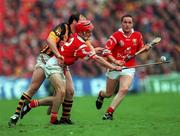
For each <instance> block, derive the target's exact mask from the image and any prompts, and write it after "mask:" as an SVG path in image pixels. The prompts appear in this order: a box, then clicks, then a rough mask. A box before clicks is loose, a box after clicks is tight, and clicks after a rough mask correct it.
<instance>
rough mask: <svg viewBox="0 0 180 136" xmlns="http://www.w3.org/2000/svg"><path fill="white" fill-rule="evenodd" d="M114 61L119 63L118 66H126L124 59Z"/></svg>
mask: <svg viewBox="0 0 180 136" xmlns="http://www.w3.org/2000/svg"><path fill="white" fill-rule="evenodd" d="M114 63H115V64H117V65H118V66H124V64H125V63H126V62H125V61H123V60H115V62H114Z"/></svg>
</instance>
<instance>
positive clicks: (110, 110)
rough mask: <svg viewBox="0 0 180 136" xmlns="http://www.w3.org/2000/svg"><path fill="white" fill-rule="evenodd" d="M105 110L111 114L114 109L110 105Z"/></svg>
mask: <svg viewBox="0 0 180 136" xmlns="http://www.w3.org/2000/svg"><path fill="white" fill-rule="evenodd" d="M106 112H108V113H111V114H113V112H114V109H113V108H112V107H109V108H108V109H107V111H106Z"/></svg>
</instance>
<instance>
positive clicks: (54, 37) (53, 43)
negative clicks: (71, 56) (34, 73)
mask: <svg viewBox="0 0 180 136" xmlns="http://www.w3.org/2000/svg"><path fill="white" fill-rule="evenodd" d="M60 34H61V27H60V25H58V26H56V27H55V28H54V30H53V31H51V32H50V34H49V36H48V38H47V42H48V44H49V47H50V48H51V50H52V52H53V53H54V55H55V56H56V57H57V58H59V59H63V57H62V56H61V55H60V53H59V51H58V49H57V43H58V42H59V40H60V38H59V37H60Z"/></svg>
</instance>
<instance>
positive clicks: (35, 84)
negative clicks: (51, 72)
mask: <svg viewBox="0 0 180 136" xmlns="http://www.w3.org/2000/svg"><path fill="white" fill-rule="evenodd" d="M44 79H45V74H44V71H43V69H41V68H36V69H35V70H34V72H33V75H32V81H31V84H30V86H29V88H28V89H27V90H26V91H25V92H24V93H23V94H22V96H21V97H20V100H19V101H18V106H17V108H16V112H15V113H14V114H13V116H11V117H10V121H9V122H8V125H9V127H12V126H15V125H16V123H17V121H18V119H19V117H20V113H21V109H22V107H23V105H24V102H25V101H30V100H31V97H32V96H33V95H34V94H35V93H36V92H37V90H38V89H39V87H40V86H41V84H42V82H43V81H44Z"/></svg>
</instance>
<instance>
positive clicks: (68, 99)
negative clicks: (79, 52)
mask: <svg viewBox="0 0 180 136" xmlns="http://www.w3.org/2000/svg"><path fill="white" fill-rule="evenodd" d="M65 77H66V96H65V99H64V102H63V105H62V116H61V119H60V123H61V124H73V122H72V121H71V119H70V112H71V109H72V105H73V96H74V84H73V80H72V76H71V73H70V71H69V69H67V70H66V71H65Z"/></svg>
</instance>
